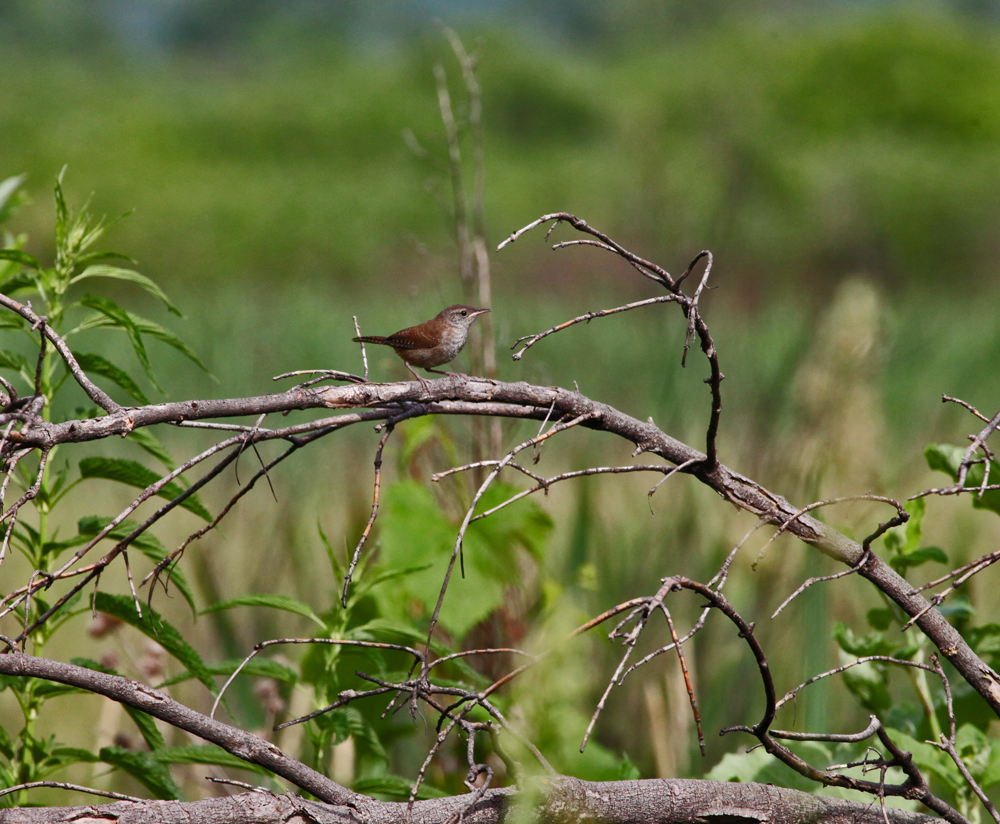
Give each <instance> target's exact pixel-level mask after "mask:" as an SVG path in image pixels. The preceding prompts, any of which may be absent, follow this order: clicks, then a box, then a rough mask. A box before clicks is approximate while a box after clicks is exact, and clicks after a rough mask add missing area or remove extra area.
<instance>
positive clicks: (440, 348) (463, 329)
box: [352, 304, 490, 386]
mask: <svg viewBox="0 0 1000 824" xmlns="http://www.w3.org/2000/svg"><path fill="white" fill-rule="evenodd" d="M489 311H490V310H489V309H474V308H473V307H471V306H463V305H461V304H456V305H455V306H449V307H448V308H447V309H442V310H441V311H440V312H439V313H438V314H437V315H436V316H434V317H433V318H431V319H430V320H425V321H424V322H423V323H418V324H417V325H416V326H410V327H408V328H406V329H400V330H399V331H398V332H396V333H395V334H394V335H389V336H388V337H385V338H383V337H380V336H378V335H371V336H368V335H366V336H364V337H360V338H352V340H353V341H356V342H357V343H380V344H382V345H383V346H391V347H392V348H393V349H394V350H395V352H396V354H397V355H399V356H400V357H401V358H402V359H403V363H404V364H405V365H406V368H407V369H409V370H410V372H412V373H413V377H415V378H416V379H417V380H418V381H420V383H422V384H424V385H425V386H426V385H427V380H426V379H425V378H422V377H421V376H420V375H418V374H417V373H416V372H414V371H413V367H414V366H419V367H421V368H422V369H426V370H427V371H428V372H437V373H438V374H439V375H451V376H452V377H455V373H454V372H442V371H440V370H439V369H433V368H432V367H434V366H441V365H442V364H445V363H448V362H449V361H453V360H454V359H455V358H456V357H458V353H459V352H461V351H462V347H463V346H465V340H466V338H468V336H469V327H470V326H471V325H472V321H474V320H475V319H476V318H477V317H478V316H479V315H482V314H483V313H484V312H489Z"/></svg>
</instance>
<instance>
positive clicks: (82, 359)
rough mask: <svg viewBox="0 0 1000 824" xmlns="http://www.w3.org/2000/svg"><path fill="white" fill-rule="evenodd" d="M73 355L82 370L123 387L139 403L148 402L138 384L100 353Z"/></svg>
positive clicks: (78, 353) (77, 353) (76, 353)
mask: <svg viewBox="0 0 1000 824" xmlns="http://www.w3.org/2000/svg"><path fill="white" fill-rule="evenodd" d="M73 357H74V358H76V361H77V363H79V364H80V368H81V369H83V371H84V372H90V373H92V374H94V375H100V376H101V377H102V378H107V379H108V380H109V381H111V382H112V383H114V384H115V385H116V386H118V387H119V388H120V389H124V390H125V391H126V392H127V393H128V394H129V395H131V396H132V397H133V398H135V399H136V400H137V401H139V403H142V404H148V403H149V399H148V398H147V397H146V396H145V395H144V394H143V392H142V390H141V389H140V388H139V384H137V383H136V382H135V381H134V380H132V378H131V377H130V376H129V374H128V373H127V372H125V370H123V369H119V368H118V367H117V366H115V365H114V364H113V363H111V361H109V360H107V359H106V358H105V357H103V356H102V355H96V354H93V353H91V352H73Z"/></svg>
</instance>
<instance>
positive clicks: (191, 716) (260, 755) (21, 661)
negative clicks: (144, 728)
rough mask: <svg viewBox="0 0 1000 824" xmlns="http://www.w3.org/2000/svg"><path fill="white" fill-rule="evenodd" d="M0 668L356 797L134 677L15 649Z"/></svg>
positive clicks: (307, 784)
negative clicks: (76, 691)
mask: <svg viewBox="0 0 1000 824" xmlns="http://www.w3.org/2000/svg"><path fill="white" fill-rule="evenodd" d="M0 673H3V674H4V675H11V676H17V677H22V678H23V677H32V678H43V679H45V680H47V681H55V682H56V683H60V684H69V685H71V686H74V687H79V688H80V689H84V690H87V691H89V692H94V693H97V694H98V695H103V696H105V697H107V698H110V699H112V700H113V701H117V702H118V703H120V704H124V705H125V706H128V707H133V708H135V709H137V710H139V711H141V712H144V713H146V714H147V715H151V716H153V717H154V718H159V719H160V720H161V721H165V722H167V723H168V724H170V725H171V726H174V727H177V728H178V729H181V730H184V731H185V732H189V733H191V734H192V735H196V736H198V737H199V738H202V739H204V740H205V741H208V742H210V743H212V744H218V745H219V746H220V747H222V748H223V749H225V750H226V751H227V752H230V753H232V754H233V755H235V756H237V757H238V758H241V759H243V760H244V761H247V762H249V763H251V764H257V765H259V766H261V767H264V768H266V769H268V770H270V771H271V772H273V773H274V774H275V775H279V776H281V777H282V778H285V779H287V780H288V781H291V782H292V783H293V784H295V786H297V787H300V788H302V789H304V790H307V791H308V792H311V793H312V794H313V795H315V796H316V797H317V798H320V799H322V800H324V801H326V802H328V803H330V804H346V805H348V806H354V802H355V799H356V798H357V796H356V795H355V794H354V793H352V792H351V791H350V790H348V789H346V788H345V787H341V786H340V785H339V784H337V783H335V782H333V781H331V780H330V779H329V778H327V777H326V776H324V775H321V774H320V773H318V772H316V771H315V770H313V769H311V768H309V767H307V766H306V765H305V764H302V763H301V762H299V761H296V760H295V759H294V758H290V757H289V756H287V755H285V754H284V753H283V752H282V751H281V750H279V749H278V748H277V747H276V746H274V744H272V743H270V742H269V741H265V740H264V739H262V738H258V737H257V736H256V735H252V734H251V733H248V732H244V731H243V730H240V729H237V728H236V727H230V726H229V725H228V724H223V723H221V722H219V721H214V720H212V719H210V718H207V717H206V716H204V715H201V714H200V713H197V712H195V711H194V710H190V709H188V708H187V707H185V706H184V705H183V704H179V703H177V702H176V701H174V700H173V699H172V698H170V697H169V696H167V695H166V694H164V693H162V692H159V691H158V690H154V689H152V688H150V687H147V686H145V685H144V684H139V683H137V682H136V681H130V680H129V679H127V678H122V677H121V676H118V675H109V674H107V673H104V672H99V671H97V670H90V669H84V668H83V667H77V666H74V665H72V664H64V663H61V662H59V661H49V660H47V659H45V658H36V657H35V656H33V655H27V654H25V653H19V652H11V653H7V654H6V655H0Z"/></svg>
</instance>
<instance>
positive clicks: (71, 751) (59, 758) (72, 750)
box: [46, 747, 101, 766]
mask: <svg viewBox="0 0 1000 824" xmlns="http://www.w3.org/2000/svg"><path fill="white" fill-rule="evenodd" d="M100 760H101V759H100V758H98V757H97V756H96V755H94V753H92V752H91V751H90V750H84V749H81V748H79V747H55V748H54V749H53V750H52V752H51V753H50V754H49V757H48V758H47V759H46V761H48V762H49V764H51V765H53V766H55V765H59V766H66V765H67V764H96V763H97V762H98V761H100Z"/></svg>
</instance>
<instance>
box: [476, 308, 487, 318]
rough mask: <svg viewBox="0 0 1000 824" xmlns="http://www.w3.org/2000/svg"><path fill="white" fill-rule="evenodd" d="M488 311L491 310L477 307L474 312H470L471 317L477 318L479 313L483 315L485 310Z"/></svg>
mask: <svg viewBox="0 0 1000 824" xmlns="http://www.w3.org/2000/svg"><path fill="white" fill-rule="evenodd" d="M490 311H492V310H490V309H477V310H476V311H475V312H473V313H472V317H474V318H478V317H479V316H480V315H485V314H486V313H487V312H490Z"/></svg>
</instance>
